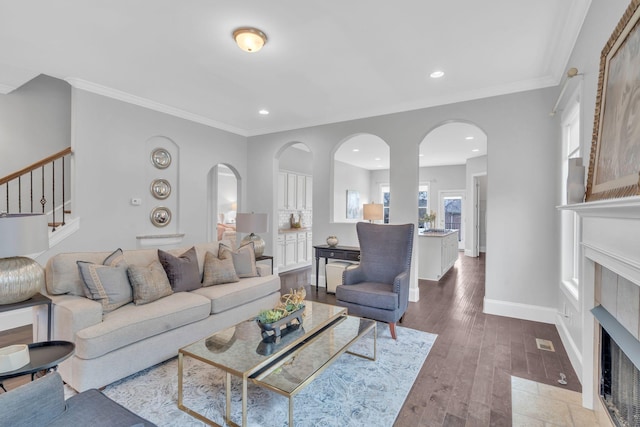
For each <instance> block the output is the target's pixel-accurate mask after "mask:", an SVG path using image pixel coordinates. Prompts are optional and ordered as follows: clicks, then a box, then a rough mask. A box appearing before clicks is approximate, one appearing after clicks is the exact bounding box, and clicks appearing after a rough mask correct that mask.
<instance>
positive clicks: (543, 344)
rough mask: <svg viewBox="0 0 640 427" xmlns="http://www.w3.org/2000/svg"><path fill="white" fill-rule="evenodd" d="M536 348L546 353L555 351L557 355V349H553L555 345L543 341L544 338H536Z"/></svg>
mask: <svg viewBox="0 0 640 427" xmlns="http://www.w3.org/2000/svg"><path fill="white" fill-rule="evenodd" d="M536 346H537V347H538V350H545V351H553V352H554V353H555V351H556V349H555V348H553V343H552V342H551V341H549V340H543V339H542V338H536Z"/></svg>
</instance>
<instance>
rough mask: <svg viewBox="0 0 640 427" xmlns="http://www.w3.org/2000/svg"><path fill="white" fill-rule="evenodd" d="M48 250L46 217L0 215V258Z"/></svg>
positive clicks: (41, 215) (35, 215)
mask: <svg viewBox="0 0 640 427" xmlns="http://www.w3.org/2000/svg"><path fill="white" fill-rule="evenodd" d="M47 249H49V232H48V224H47V217H46V215H43V214H7V215H0V258H6V257H14V256H20V255H29V254H34V253H36V252H42V251H45V250H47Z"/></svg>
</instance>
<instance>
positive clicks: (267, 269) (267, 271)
mask: <svg viewBox="0 0 640 427" xmlns="http://www.w3.org/2000/svg"><path fill="white" fill-rule="evenodd" d="M256 268H257V269H258V276H260V277H265V276H271V274H272V273H271V266H270V265H266V264H256Z"/></svg>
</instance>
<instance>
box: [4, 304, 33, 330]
mask: <svg viewBox="0 0 640 427" xmlns="http://www.w3.org/2000/svg"><path fill="white" fill-rule="evenodd" d="M32 312H33V310H32V309H31V307H27V308H21V309H19V310H13V311H5V312H4V313H0V331H8V330H9V329H14V328H19V327H20V326H25V325H30V324H32V323H33V314H32Z"/></svg>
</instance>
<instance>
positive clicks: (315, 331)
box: [178, 301, 376, 427]
mask: <svg viewBox="0 0 640 427" xmlns="http://www.w3.org/2000/svg"><path fill="white" fill-rule="evenodd" d="M350 319H356V320H350ZM345 321H348V322H347V323H345ZM354 321H357V322H358V325H357V327H356V326H355V324H354V323H353V322H354ZM362 322H364V323H362ZM339 325H343V326H341V327H339ZM344 325H351V326H350V330H351V332H345V330H344V328H345V326H344ZM361 325H362V326H361ZM354 328H355V329H354ZM372 329H373V330H374V349H373V357H368V356H363V357H368V358H370V359H372V360H375V351H376V338H375V321H373V320H366V319H359V318H355V317H351V316H347V312H346V309H345V308H343V307H337V306H332V305H328V304H322V303H318V302H313V301H308V302H306V308H305V317H304V321H303V325H302V327H301V328H299V329H297V330H292V331H289V332H288V333H286V334H285V333H283V337H282V338H281V340H280V341H279V342H278V343H275V344H273V343H264V342H263V341H262V336H261V331H260V328H259V327H258V326H257V325H256V324H255V321H254V320H253V319H250V320H247V321H244V322H241V323H239V324H237V325H235V326H233V327H231V328H228V329H225V330H223V331H220V332H217V333H215V334H213V335H211V336H209V337H207V338H204V339H201V340H199V341H196V342H195V343H193V344H190V345H188V346H186V347H183V348H181V349H180V350H179V351H178V408H180V409H181V410H183V411H185V412H186V413H188V414H189V415H191V416H193V417H195V418H197V419H199V420H200V421H203V422H205V423H207V424H209V425H213V426H219V424H216V423H215V422H214V421H213V420H211V419H209V418H207V417H205V416H204V415H202V414H200V413H198V412H197V411H195V410H193V409H191V408H189V407H188V406H186V405H185V403H184V390H183V389H184V378H183V371H184V357H191V358H193V359H196V360H199V361H201V362H203V363H205V364H208V365H211V366H214V367H216V368H219V369H221V370H223V371H224V372H225V381H224V382H225V387H224V388H225V395H226V396H225V397H226V405H225V417H224V420H225V422H226V423H227V424H229V425H231V426H238V424H236V423H235V422H234V421H233V420H231V375H234V376H236V377H238V378H239V379H240V380H241V381H242V400H241V402H242V426H243V427H245V426H246V425H247V383H248V381H249V380H251V381H252V382H255V383H256V384H260V385H263V386H265V387H268V388H270V389H272V390H274V391H276V392H278V393H283V394H284V393H287V394H285V395H288V396H290V402H289V406H290V409H289V411H290V419H292V417H293V402H292V398H293V396H294V395H295V394H296V393H297V392H298V391H300V390H301V389H302V388H304V386H306V385H307V384H309V383H310V382H311V381H312V380H313V378H315V377H316V376H317V375H318V374H319V373H320V372H321V371H322V370H324V369H325V368H326V366H328V365H330V364H331V363H332V362H333V361H334V360H335V359H336V358H337V357H338V356H339V355H340V354H342V353H344V352H345V351H347V349H348V348H349V347H350V346H351V345H352V344H353V343H354V342H355V341H357V340H358V339H360V338H361V337H362V336H363V335H366V334H367V333H368V332H369V331H371V330H372ZM334 330H335V331H338V332H337V333H333V332H332V331H334ZM345 334H347V335H353V336H347V337H346V338H345V337H344V335H345ZM327 340H328V341H327ZM325 342H329V343H330V348H331V349H332V350H331V351H330V352H327V356H326V357H325V358H324V362H323V363H321V364H320V366H318V369H316V370H315V371H317V372H311V373H310V374H309V378H306V379H305V380H304V381H303V383H302V384H297V387H294V390H292V391H291V390H290V389H291V386H289V385H286V386H282V385H281V384H277V383H276V384H275V385H274V384H273V383H274V381H275V379H277V376H274V374H273V372H274V371H275V370H277V369H278V367H280V366H282V365H283V364H285V363H287V362H290V361H292V360H293V361H295V359H296V357H297V356H298V355H300V356H304V359H305V360H308V357H309V356H308V355H307V354H308V353H309V352H310V351H317V349H318V348H320V347H321V346H322V345H325V344H324V343H325ZM256 346H257V348H256ZM307 348H309V349H311V350H306V352H305V349H307ZM276 365H277V366H276ZM258 378H260V379H258ZM220 427H221V426H220Z"/></svg>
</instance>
